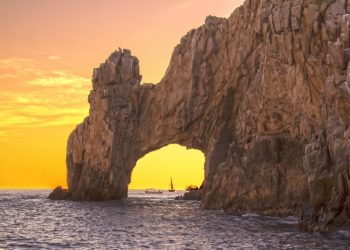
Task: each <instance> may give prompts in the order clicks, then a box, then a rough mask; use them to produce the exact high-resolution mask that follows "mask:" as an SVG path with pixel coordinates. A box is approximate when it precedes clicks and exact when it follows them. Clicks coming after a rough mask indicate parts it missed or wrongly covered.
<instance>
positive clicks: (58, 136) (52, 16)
mask: <svg viewBox="0 0 350 250" xmlns="http://www.w3.org/2000/svg"><path fill="white" fill-rule="evenodd" d="M241 3H242V0H217V1H212V0H201V1H199V0H176V1H164V0H148V1H144V0H128V1H122V0H104V1H95V0H76V1H69V0H50V1H46V0H31V1H23V0H9V1H0V34H1V35H0V36H1V43H0V188H53V187H55V186H57V185H61V186H66V166H65V153H66V152H65V151H66V142H67V138H68V136H69V134H70V132H71V131H72V130H73V129H74V128H75V126H76V125H77V124H78V123H80V122H82V121H83V119H84V117H86V116H87V115H88V110H89V106H88V102H87V97H88V94H89V91H90V89H91V82H90V79H91V72H92V70H93V68H94V67H96V66H98V65H99V64H100V63H101V62H103V61H104V60H105V59H106V58H107V57H108V55H109V54H110V53H111V52H112V51H114V50H116V49H118V47H122V48H128V49H131V51H132V53H133V55H135V56H137V57H138V58H139V60H140V65H141V74H142V75H143V82H154V83H157V82H159V80H160V79H161V78H162V77H163V75H164V73H165V71H166V68H167V66H168V64H169V61H170V56H171V54H172V51H173V48H174V47H175V46H176V44H177V43H178V42H179V41H180V39H181V37H182V36H183V35H185V34H186V33H187V32H188V31H189V30H191V29H192V28H195V27H198V26H200V25H202V24H203V23H204V20H205V17H206V16H208V15H216V16H225V17H228V16H229V14H230V13H231V12H232V11H233V10H234V8H235V7H237V6H238V5H239V4H241ZM168 160H169V161H170V162H171V164H165V162H167V161H168ZM165 165H166V166H167V167H166V169H168V170H166V171H165V168H164V166H165ZM190 165H191V166H193V168H191V167H190ZM183 166H188V167H186V168H185V167H183ZM203 168H204V167H203V155H202V154H201V153H199V152H197V151H191V150H190V151H186V150H185V149H183V148H178V147H177V146H169V147H167V148H164V149H161V150H160V151H157V152H153V153H151V154H150V155H149V156H148V155H147V156H146V157H145V158H144V159H141V160H140V161H139V162H138V163H137V166H136V169H135V173H134V174H133V183H132V184H131V185H130V187H131V188H137V187H149V186H151V185H152V186H154V187H156V188H164V189H166V188H168V185H169V183H168V182H169V177H170V176H173V177H174V181H175V185H176V187H179V188H181V189H182V188H184V186H185V185H188V184H197V185H200V183H199V182H200V181H201V180H202V179H203ZM186 171H187V172H186ZM186 173H187V174H186ZM185 174H186V175H187V176H184V175H185ZM189 175H190V177H191V178H188V176H189ZM147 176H148V177H147ZM152 176H158V179H157V180H153V181H152V183H151V182H149V181H150V180H152V178H151V177H152ZM185 177H186V178H185ZM200 179H201V180H200ZM199 180H200V181H199Z"/></svg>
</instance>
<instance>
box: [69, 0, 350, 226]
mask: <svg viewBox="0 0 350 250" xmlns="http://www.w3.org/2000/svg"><path fill="white" fill-rule="evenodd" d="M349 60H350V1H349V0H325V1H319V0H293V1H292V0H246V1H245V2H244V4H243V6H241V7H239V8H238V9H236V10H235V11H234V12H233V14H232V15H231V16H230V17H229V18H228V19H224V18H216V17H208V18H207V19H206V21H205V24H204V25H203V26H202V27H200V28H198V29H195V30H192V31H190V32H189V33H188V34H187V35H186V36H184V37H183V38H182V39H181V42H180V44H179V45H177V46H176V48H175V50H174V52H173V54H172V58H171V62H170V65H169V67H168V69H167V72H166V74H165V76H164V78H163V79H162V80H161V82H160V83H158V84H156V85H154V84H140V82H141V76H140V73H139V63H138V60H137V59H136V58H135V57H133V56H132V55H131V53H130V51H128V50H123V51H122V50H120V51H116V52H114V53H113V54H112V55H111V56H110V57H109V58H108V59H107V60H106V62H105V63H104V64H101V66H100V67H99V68H98V69H95V70H94V73H93V79H92V82H93V89H92V91H91V93H90V95H89V103H90V114H89V116H88V117H87V118H86V119H85V120H84V122H83V123H82V124H80V125H79V126H78V127H77V128H76V129H75V130H74V131H73V133H72V134H71V135H70V137H69V140H68V147H67V168H68V187H69V194H70V195H69V196H70V198H71V199H82V200H108V199H121V198H125V197H127V189H128V183H129V182H130V176H131V172H132V170H133V168H134V166H135V164H136V161H137V160H138V159H140V158H141V157H142V156H144V155H145V154H147V153H148V152H151V151H153V150H156V149H159V148H161V147H163V146H165V145H167V144H170V143H178V144H181V145H184V146H186V147H188V148H195V149H198V150H201V151H202V152H203V153H204V154H205V180H204V185H203V200H202V206H203V207H204V208H214V209H225V210H226V211H229V212H232V213H236V214H241V213H245V212H258V213H261V214H272V215H290V214H296V213H299V214H301V220H302V224H303V225H306V227H307V228H308V229H309V230H319V231H325V230H327V229H329V228H331V227H332V225H344V224H346V223H349V218H350V164H349V163H350V159H349V156H350V143H349V136H350V115H349V114H350V88H349V87H350V77H349V75H350V69H348V68H350V64H349ZM348 65H349V66H348ZM305 206H308V207H310V208H311V215H310V216H303V215H302V214H303V212H302V211H303V208H304V207H305Z"/></svg>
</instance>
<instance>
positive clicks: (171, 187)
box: [168, 178, 175, 193]
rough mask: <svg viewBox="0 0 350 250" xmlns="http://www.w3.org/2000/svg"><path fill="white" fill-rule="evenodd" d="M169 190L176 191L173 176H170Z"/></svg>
mask: <svg viewBox="0 0 350 250" xmlns="http://www.w3.org/2000/svg"><path fill="white" fill-rule="evenodd" d="M168 191H169V192H172V193H173V192H175V189H174V184H173V178H170V189H169V190H168Z"/></svg>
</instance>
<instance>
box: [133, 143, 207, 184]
mask: <svg viewBox="0 0 350 250" xmlns="http://www.w3.org/2000/svg"><path fill="white" fill-rule="evenodd" d="M170 178H172V179H173V183H174V188H175V189H176V190H184V189H185V187H186V186H188V185H191V184H193V185H197V186H198V187H199V186H200V185H201V184H202V182H203V180H204V154H203V153H202V152H200V151H199V150H194V149H189V150H187V149H186V148H185V147H182V146H180V145H177V144H172V145H168V146H166V147H163V148H161V149H159V150H157V151H154V152H151V153H148V154H147V155H146V156H144V157H143V158H141V159H140V160H139V161H138V162H137V164H136V167H135V169H134V171H133V173H132V176H131V183H130V185H129V188H130V189H147V188H155V189H167V188H169V185H170Z"/></svg>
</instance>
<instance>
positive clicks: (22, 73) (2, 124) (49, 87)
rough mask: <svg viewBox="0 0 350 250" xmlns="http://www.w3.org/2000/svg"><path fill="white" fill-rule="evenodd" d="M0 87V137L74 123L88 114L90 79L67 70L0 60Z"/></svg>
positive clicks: (17, 59)
mask: <svg viewBox="0 0 350 250" xmlns="http://www.w3.org/2000/svg"><path fill="white" fill-rule="evenodd" d="M2 80H6V81H5V82H4V81H2ZM0 84H1V87H2V91H0V137H8V136H10V135H12V134H14V133H17V132H18V131H19V130H22V129H26V128H33V127H38V128H41V127H53V126H64V125H73V124H77V123H80V122H82V120H83V119H84V117H85V116H86V115H87V114H88V108H89V106H88V103H87V96H88V94H89V91H90V89H91V82H90V79H89V78H87V77H85V76H81V75H78V74H75V73H73V72H71V71H70V70H67V69H53V70H50V69H47V68H45V67H41V66H40V65H39V63H38V62H36V61H33V60H29V59H21V58H10V59H0Z"/></svg>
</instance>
